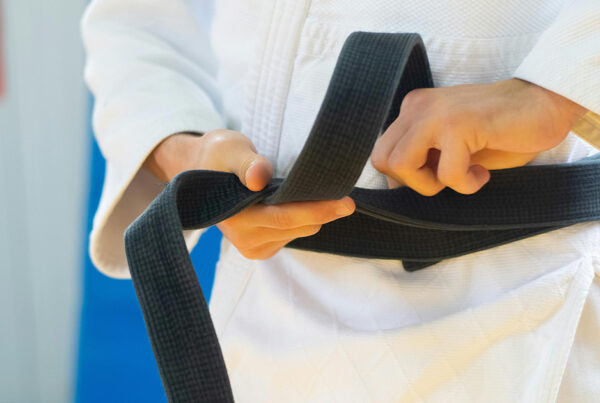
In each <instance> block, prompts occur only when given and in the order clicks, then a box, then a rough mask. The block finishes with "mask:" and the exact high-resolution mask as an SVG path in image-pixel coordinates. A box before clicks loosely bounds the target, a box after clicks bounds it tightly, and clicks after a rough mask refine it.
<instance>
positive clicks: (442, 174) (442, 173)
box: [437, 169, 462, 187]
mask: <svg viewBox="0 0 600 403" xmlns="http://www.w3.org/2000/svg"><path fill="white" fill-rule="evenodd" d="M437 177H438V180H439V181H440V182H442V183H443V184H445V185H446V186H450V187H454V186H460V185H461V183H462V180H461V179H462V178H461V175H460V174H459V173H458V172H456V171H453V170H448V169H440V170H439V171H438V174H437Z"/></svg>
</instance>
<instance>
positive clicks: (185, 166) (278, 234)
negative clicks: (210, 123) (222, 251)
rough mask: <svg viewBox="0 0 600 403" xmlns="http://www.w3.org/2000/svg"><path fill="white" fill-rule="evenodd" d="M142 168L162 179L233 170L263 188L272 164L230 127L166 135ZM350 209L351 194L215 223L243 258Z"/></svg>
mask: <svg viewBox="0 0 600 403" xmlns="http://www.w3.org/2000/svg"><path fill="white" fill-rule="evenodd" d="M144 167H145V168H146V169H147V170H149V171H150V172H152V173H153V174H154V175H155V176H156V177H157V178H159V179H161V180H164V181H169V180H171V179H172V178H173V177H174V176H175V175H177V174H178V173H180V172H183V171H187V170H190V169H208V170H213V171H224V172H231V173H233V174H235V175H237V177H238V178H239V179H240V181H241V182H242V183H243V184H244V185H245V186H246V187H247V188H248V189H250V190H253V191H259V190H261V189H263V188H264V187H265V186H266V185H267V184H268V183H269V181H270V180H271V176H272V174H273V168H272V166H271V163H270V162H269V160H267V159H266V158H265V157H263V156H260V155H258V154H257V153H256V148H255V147H254V145H253V144H252V142H251V141H250V139H248V138H247V137H246V136H244V135H243V134H241V133H239V132H235V131H231V130H214V131H212V132H208V133H206V134H204V135H203V136H193V135H189V134H185V133H182V134H176V135H173V136H170V137H168V138H167V139H166V140H164V141H163V142H162V143H161V144H160V145H158V146H157V147H156V148H155V149H154V151H153V152H152V153H151V154H150V156H149V157H148V158H147V160H146V162H145V163H144ZM354 209H355V205H354V202H353V201H352V199H351V198H349V197H344V198H343V199H340V200H328V201H310V202H294V203H287V204H281V205H276V206H266V205H262V204H258V205H254V206H251V207H249V208H247V209H245V210H243V211H241V212H240V213H238V214H236V215H235V216H233V217H230V218H228V219H227V220H224V221H222V222H221V223H219V224H218V225H217V227H219V229H220V230H221V232H222V233H223V235H224V236H225V237H226V238H227V239H229V241H231V243H232V244H233V245H234V246H235V247H236V248H237V249H238V250H239V251H240V252H241V253H242V255H244V256H245V257H247V258H249V259H267V258H269V257H271V256H273V255H274V254H275V253H277V252H278V251H279V250H280V249H281V248H283V247H284V246H285V245H286V244H287V243H289V242H291V241H292V240H294V239H296V238H300V237H305V236H310V235H314V234H316V233H317V232H318V231H319V230H320V229H321V226H322V225H323V224H325V223H328V222H331V221H334V220H336V219H338V218H342V217H345V216H348V215H350V214H352V213H353V212H354Z"/></svg>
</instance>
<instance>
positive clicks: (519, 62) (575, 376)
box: [82, 0, 600, 402]
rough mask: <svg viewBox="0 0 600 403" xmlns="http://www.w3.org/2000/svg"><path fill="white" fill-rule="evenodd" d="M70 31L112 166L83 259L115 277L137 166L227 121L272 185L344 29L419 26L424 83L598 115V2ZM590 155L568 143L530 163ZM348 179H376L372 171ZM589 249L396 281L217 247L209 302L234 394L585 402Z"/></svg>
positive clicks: (558, 234) (377, 1) (589, 369)
mask: <svg viewBox="0 0 600 403" xmlns="http://www.w3.org/2000/svg"><path fill="white" fill-rule="evenodd" d="M213 6H214V15H213V13H212V11H211V9H212V8H213ZM82 27H83V36H84V40H85V45H86V49H87V52H88V62H87V68H86V79H87V82H88V84H89V86H90V88H91V89H92V91H93V93H94V95H95V97H96V106H95V111H94V128H95V131H96V135H97V138H98V142H99V144H100V147H101V149H102V152H103V153H104V156H105V157H106V159H107V172H106V180H105V184H104V190H103V194H102V200H101V203H100V207H99V209H98V212H97V214H96V217H95V220H94V228H93V231H92V234H91V247H90V249H91V250H90V252H91V256H92V259H93V261H94V263H95V264H96V265H97V267H98V268H99V269H100V270H101V271H102V272H104V273H106V274H107V275H109V276H113V277H117V278H127V277H128V269H127V263H126V260H125V255H124V250H123V239H122V238H123V231H124V229H125V228H126V227H127V225H128V224H129V223H130V222H131V221H132V220H133V219H134V218H135V217H136V216H137V215H139V214H140V213H141V212H142V211H143V210H144V209H145V207H146V206H147V205H148V203H149V202H150V200H152V199H153V198H154V197H155V196H156V195H157V194H158V192H159V191H160V190H161V189H162V186H163V185H162V184H161V183H160V182H158V181H157V180H156V179H154V178H153V177H152V176H151V175H150V174H149V173H147V172H145V171H144V170H143V169H140V166H141V165H142V163H143V161H144V159H145V158H146V156H147V155H148V154H149V153H150V152H151V151H152V149H153V148H154V147H155V146H156V145H157V144H158V143H159V142H160V141H161V140H163V139H164V138H165V137H167V136H169V135H171V134H173V133H177V132H182V131H196V132H206V131H209V130H212V129H216V128H223V127H228V128H231V129H235V130H239V131H241V132H242V133H244V134H246V135H247V136H249V137H250V138H251V139H252V141H253V142H254V144H255V145H256V147H257V149H258V151H259V152H260V153H261V154H262V155H265V156H266V157H267V158H269V159H270V160H271V162H272V163H273V164H274V166H275V175H276V176H279V177H283V176H285V175H286V173H287V172H288V171H289V169H290V168H291V166H292V164H293V162H294V160H295V158H296V157H297V155H298V153H299V151H300V150H301V147H302V145H303V143H304V141H305V139H306V137H307V135H308V133H309V130H310V127H311V125H312V122H313V121H314V118H315V115H316V113H317V111H318V109H319V106H320V104H321V101H322V99H323V96H324V94H325V90H326V88H327V84H328V82H329V79H330V77H331V73H332V71H333V67H334V65H335V62H336V59H337V56H338V54H339V51H340V49H341V45H342V43H343V41H344V39H345V38H346V37H347V36H348V34H350V33H351V32H353V31H357V30H363V31H378V32H418V33H420V34H421V35H422V37H423V39H424V42H425V45H426V48H427V51H428V54H429V58H430V61H431V67H432V71H433V75H434V81H435V83H436V85H437V86H449V85H456V84H463V83H487V82H493V81H497V80H502V79H507V78H510V77H519V78H523V79H525V80H528V81H531V82H534V83H536V84H538V85H540V86H543V87H545V88H548V89H550V90H552V91H555V92H557V93H559V94H561V95H563V96H566V97H568V98H570V99H572V100H574V101H575V102H577V103H579V104H581V105H583V106H585V107H586V108H588V109H590V110H592V111H595V112H596V113H598V112H600V0H503V1H493V0H452V1H442V0H404V1H400V0H396V1H393V0H312V1H311V0H219V1H217V2H216V4H214V5H213V4H210V3H209V2H203V1H192V0H187V1H186V0H152V1H151V0H147V1H141V0H95V1H93V2H92V4H91V5H90V7H89V9H88V11H87V13H86V15H85V17H84V19H83V24H82ZM524 107H527V106H526V105H524ZM593 152H594V151H593V149H592V148H591V147H590V146H588V145H587V144H585V143H584V142H583V141H581V140H580V139H578V138H577V137H576V136H575V135H573V134H571V135H569V137H568V138H567V139H566V140H565V141H564V142H563V143H562V144H560V145H559V146H558V147H556V148H555V149H553V150H551V151H548V152H545V153H542V154H540V155H539V157H538V158H536V160H535V161H534V162H533V163H537V164H540V163H551V162H562V161H573V160H577V159H580V158H582V157H585V156H587V155H590V154H591V153H593ZM598 180H600V178H598ZM358 185H359V186H363V187H371V188H377V187H385V181H384V177H383V176H382V175H381V174H379V173H378V172H376V171H375V170H374V169H373V168H372V166H370V165H369V164H368V165H367V166H366V168H365V171H364V173H363V175H362V176H361V178H360V180H359V182H358ZM198 236H199V231H191V232H189V233H187V234H186V237H187V238H186V239H187V241H188V244H189V246H190V247H191V246H192V245H193V244H194V243H195V241H196V240H197V238H198ZM599 245H600V226H599V225H598V224H596V223H587V224H580V225H575V226H572V227H569V228H565V229H561V230H558V231H554V232H551V233H548V234H544V235H539V236H535V237H532V238H529V239H526V240H522V241H518V242H514V243H511V244H508V245H504V246H500V247H496V248H493V249H490V250H486V251H482V252H477V253H473V254H471V255H468V256H464V257H459V258H455V259H449V260H446V261H444V262H442V263H439V264H437V265H435V266H434V267H431V268H429V269H426V270H422V271H419V272H416V273H406V272H405V271H404V270H403V269H402V267H401V264H400V262H398V261H385V260H374V259H359V258H351V257H340V256H334V255H326V254H321V253H315V252H305V251H298V250H292V249H284V250H282V251H281V252H279V253H278V254H277V255H275V256H274V257H273V258H271V259H269V260H266V261H250V260H247V259H245V258H243V257H242V256H241V255H240V254H239V253H238V252H237V250H236V249H235V248H234V247H233V246H232V245H231V244H230V243H229V242H228V241H227V240H223V244H222V251H221V258H220V261H219V264H218V267H217V273H216V279H215V284H214V289H213V292H212V300H211V303H210V309H211V313H212V316H213V319H214V322H215V326H216V329H217V333H218V335H219V338H220V340H221V344H222V348H223V353H224V357H225V360H226V364H227V368H228V371H229V374H230V378H231V382H232V387H233V391H234V395H235V398H236V400H237V401H239V402H303V401H311V402H313V401H314V402H333V401H343V402H368V401H373V402H398V401H400V402H553V401H560V402H595V401H599V400H600V277H599V276H600V247H599Z"/></svg>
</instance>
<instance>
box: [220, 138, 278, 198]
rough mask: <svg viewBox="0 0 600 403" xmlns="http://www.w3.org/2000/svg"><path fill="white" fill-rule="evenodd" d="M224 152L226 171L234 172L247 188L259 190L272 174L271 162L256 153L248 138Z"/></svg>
mask: <svg viewBox="0 0 600 403" xmlns="http://www.w3.org/2000/svg"><path fill="white" fill-rule="evenodd" d="M226 154H227V157H226V165H227V171H229V172H231V173H234V174H236V175H237V177H238V178H239V179H240V181H241V182H242V183H243V184H244V185H245V186H246V187H247V188H248V189H250V190H253V191H258V190H261V189H262V188H264V187H265V186H266V185H267V183H269V181H270V180H271V176H272V175H273V167H272V165H271V162H269V160H268V159H266V158H265V157H263V156H262V155H259V154H257V153H256V149H255V148H254V145H253V144H252V143H251V142H250V141H249V140H248V141H239V142H236V143H235V144H233V145H231V147H229V150H228V151H227V152H226Z"/></svg>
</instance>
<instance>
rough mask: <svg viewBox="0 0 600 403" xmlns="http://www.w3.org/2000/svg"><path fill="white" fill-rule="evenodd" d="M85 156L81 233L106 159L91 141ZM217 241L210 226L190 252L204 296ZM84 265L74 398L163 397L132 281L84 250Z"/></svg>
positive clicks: (90, 402)
mask: <svg viewBox="0 0 600 403" xmlns="http://www.w3.org/2000/svg"><path fill="white" fill-rule="evenodd" d="M90 137H91V136H90ZM90 160H91V169H90V172H91V178H90V196H89V209H88V211H89V212H88V218H87V229H86V230H87V232H86V239H87V234H89V232H90V230H91V226H92V219H93V215H94V212H95V211H96V208H97V206H98V202H99V199H100V192H101V190H102V182H103V179H104V165H105V163H104V159H103V158H102V154H101V153H100V150H99V149H98V146H97V144H96V143H95V142H94V143H93V144H92V150H91V158H90ZM220 242H221V234H220V232H219V231H218V230H217V229H216V228H214V227H213V228H210V229H209V230H208V231H207V232H205V233H204V234H203V236H202V238H201V239H200V242H199V243H198V245H197V246H196V247H195V248H194V250H193V252H192V261H193V262H194V266H195V267H196V269H197V274H198V278H199V280H200V284H201V286H202V289H203V291H204V295H205V296H206V297H207V299H208V298H209V297H210V291H211V289H212V284H213V279H214V268H215V264H216V261H217V259H218V255H219V250H220ZM86 250H87V245H86ZM84 265H85V272H84V291H83V301H82V309H81V328H80V329H81V330H80V336H79V354H78V357H79V358H78V363H77V380H76V394H75V401H76V402H80V403H96V402H98V403H100V402H102V403H106V402H113V403H118V402H145V403H146V402H147V403H152V402H166V397H165V395H164V391H163V388H162V385H161V382H160V377H159V374H158V370H157V368H156V365H155V363H154V357H153V354H152V348H151V346H150V341H149V339H148V336H147V334H146V328H145V325H144V320H143V317H142V312H141V310H140V307H139V305H138V302H137V299H136V296H135V292H134V290H133V285H132V283H131V281H129V280H114V279H111V278H108V277H106V276H104V275H102V274H101V273H100V272H98V271H97V270H96V268H95V267H94V265H93V264H92V262H91V261H90V258H89V256H88V255H87V254H86V257H85V263H84Z"/></svg>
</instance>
